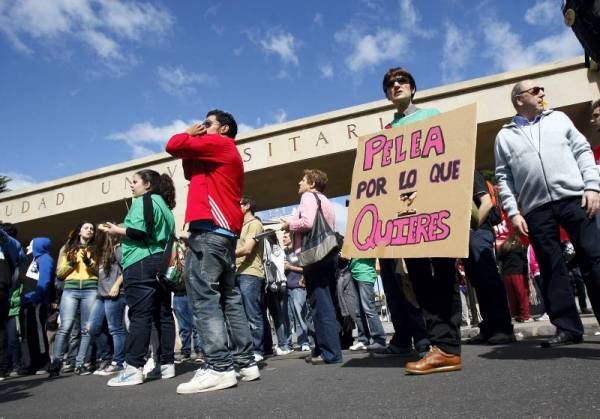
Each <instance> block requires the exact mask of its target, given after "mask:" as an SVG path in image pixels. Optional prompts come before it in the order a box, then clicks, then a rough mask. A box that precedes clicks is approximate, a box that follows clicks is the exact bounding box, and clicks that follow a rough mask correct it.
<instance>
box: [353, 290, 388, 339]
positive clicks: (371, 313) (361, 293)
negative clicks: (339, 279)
mask: <svg viewBox="0 0 600 419" xmlns="http://www.w3.org/2000/svg"><path fill="white" fill-rule="evenodd" d="M353 281H354V287H355V288H356V294H357V295H358V302H359V304H358V307H357V309H358V310H357V314H358V316H357V318H358V319H359V320H358V322H357V324H356V327H357V329H358V341H359V342H363V343H364V344H365V345H368V344H370V343H371V339H373V342H374V343H379V344H380V345H385V331H384V330H383V325H382V324H381V319H380V318H379V314H378V313H377V310H376V309H375V284H371V283H369V282H364V281H357V280H353Z"/></svg>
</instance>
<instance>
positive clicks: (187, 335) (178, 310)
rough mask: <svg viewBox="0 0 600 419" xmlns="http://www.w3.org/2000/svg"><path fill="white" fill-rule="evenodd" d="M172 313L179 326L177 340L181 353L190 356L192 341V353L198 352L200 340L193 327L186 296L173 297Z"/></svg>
mask: <svg viewBox="0 0 600 419" xmlns="http://www.w3.org/2000/svg"><path fill="white" fill-rule="evenodd" d="M173 311H174V312H175V317H176V318H177V324H179V339H181V353H182V354H184V355H190V354H191V353H192V339H193V343H194V351H195V352H196V353H199V352H201V351H200V338H199V337H198V332H197V331H196V327H194V321H195V319H194V314H193V313H192V306H191V304H190V299H189V298H188V296H187V295H185V294H184V295H175V296H174V297H173Z"/></svg>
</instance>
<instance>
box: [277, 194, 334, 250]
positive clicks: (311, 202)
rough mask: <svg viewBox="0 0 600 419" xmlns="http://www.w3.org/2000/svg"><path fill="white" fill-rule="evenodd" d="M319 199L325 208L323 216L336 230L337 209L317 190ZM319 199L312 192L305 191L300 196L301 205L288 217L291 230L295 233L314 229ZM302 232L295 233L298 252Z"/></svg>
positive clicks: (322, 207)
mask: <svg viewBox="0 0 600 419" xmlns="http://www.w3.org/2000/svg"><path fill="white" fill-rule="evenodd" d="M317 195H318V196H319V199H320V200H321V209H322V210H323V216H324V217H325V221H327V224H329V226H330V227H331V229H332V230H335V210H334V208H333V205H332V204H331V202H329V199H327V197H326V196H325V195H323V194H322V193H320V192H317ZM317 205H318V204H317V200H316V199H315V196H314V195H313V193H312V192H304V193H303V194H302V197H301V198H300V205H299V206H298V209H297V211H295V212H294V213H293V214H292V216H291V217H290V218H289V219H288V224H289V226H290V231H291V232H293V233H306V232H308V231H310V230H311V229H312V226H313V222H314V220H315V215H316V214H317V207H318V206H317ZM301 236H302V234H294V248H295V249H296V252H299V251H300V247H301V245H302V241H301Z"/></svg>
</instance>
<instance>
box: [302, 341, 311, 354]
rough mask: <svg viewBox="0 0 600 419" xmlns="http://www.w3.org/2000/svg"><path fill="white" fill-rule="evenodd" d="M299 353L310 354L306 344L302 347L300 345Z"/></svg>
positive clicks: (308, 346)
mask: <svg viewBox="0 0 600 419" xmlns="http://www.w3.org/2000/svg"><path fill="white" fill-rule="evenodd" d="M300 351H302V352H310V345H307V344H306V343H305V344H304V345H302V347H301V348H300Z"/></svg>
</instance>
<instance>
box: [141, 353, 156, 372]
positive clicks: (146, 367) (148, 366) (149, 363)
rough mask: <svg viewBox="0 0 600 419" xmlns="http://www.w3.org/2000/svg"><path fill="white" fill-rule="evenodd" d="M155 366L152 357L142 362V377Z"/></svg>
mask: <svg viewBox="0 0 600 419" xmlns="http://www.w3.org/2000/svg"><path fill="white" fill-rule="evenodd" d="M155 368H156V363H155V362H154V358H152V357H150V358H148V360H147V361H146V363H145V364H144V369H143V373H144V377H146V376H147V375H148V374H150V373H151V372H152V371H153V370H154V369H155Z"/></svg>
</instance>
